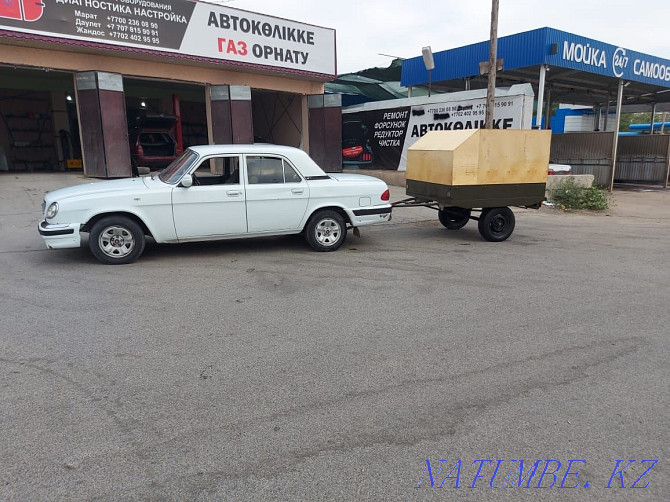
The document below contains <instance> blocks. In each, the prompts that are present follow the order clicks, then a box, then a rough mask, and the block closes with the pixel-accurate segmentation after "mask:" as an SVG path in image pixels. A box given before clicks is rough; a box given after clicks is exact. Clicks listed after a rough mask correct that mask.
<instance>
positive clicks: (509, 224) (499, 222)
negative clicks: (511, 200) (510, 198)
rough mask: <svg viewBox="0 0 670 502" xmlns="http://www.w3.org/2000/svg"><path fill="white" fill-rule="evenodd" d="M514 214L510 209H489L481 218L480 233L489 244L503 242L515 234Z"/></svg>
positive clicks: (485, 210)
mask: <svg viewBox="0 0 670 502" xmlns="http://www.w3.org/2000/svg"><path fill="white" fill-rule="evenodd" d="M514 224H515V218H514V213H513V212H512V210H511V209H510V208H508V207H487V208H485V209H484V210H483V211H482V214H481V216H480V217H479V233H480V234H481V236H482V237H483V238H484V239H486V240H487V241H489V242H502V241H504V240H505V239H507V238H508V237H509V236H510V235H512V232H514Z"/></svg>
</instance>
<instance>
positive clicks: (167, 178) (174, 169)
mask: <svg viewBox="0 0 670 502" xmlns="http://www.w3.org/2000/svg"><path fill="white" fill-rule="evenodd" d="M197 159H198V154H197V153H195V152H194V151H193V150H185V151H184V153H182V154H181V155H180V156H179V157H177V158H176V159H175V160H174V161H172V163H171V164H170V165H169V166H167V167H166V168H165V169H163V170H162V171H161V172H160V174H159V175H158V177H159V178H160V180H161V181H163V182H164V183H169V184H171V185H175V184H176V183H177V182H178V181H179V180H180V179H181V177H182V176H183V174H184V173H185V172H186V171H188V168H189V167H191V166H192V165H193V164H194V162H195V161H196V160H197Z"/></svg>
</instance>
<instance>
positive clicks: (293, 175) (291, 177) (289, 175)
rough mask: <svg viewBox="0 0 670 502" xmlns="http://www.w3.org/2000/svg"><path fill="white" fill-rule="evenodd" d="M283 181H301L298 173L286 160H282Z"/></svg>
mask: <svg viewBox="0 0 670 502" xmlns="http://www.w3.org/2000/svg"><path fill="white" fill-rule="evenodd" d="M284 181H285V182H286V183H300V182H301V181H302V178H301V177H300V175H299V174H298V173H297V172H296V171H295V169H293V167H292V166H291V165H290V164H289V163H288V162H284Z"/></svg>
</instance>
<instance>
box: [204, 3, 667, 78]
mask: <svg viewBox="0 0 670 502" xmlns="http://www.w3.org/2000/svg"><path fill="white" fill-rule="evenodd" d="M207 1H209V2H210V3H220V4H223V5H226V6H227V7H234V8H238V9H244V10H248V11H252V12H258V13H261V14H268V15H273V16H278V17H283V18H286V19H291V20H294V21H299V22H302V23H307V24H313V25H317V26H323V27H326V28H334V29H335V30H336V32H337V72H338V73H340V74H342V73H351V72H355V71H359V70H363V69H366V68H371V67H375V66H381V67H385V66H388V65H389V64H390V63H391V61H392V58H391V57H388V56H395V57H401V58H410V57H415V56H419V55H421V48H422V47H424V46H431V48H432V50H433V52H439V51H442V50H446V49H453V48H455V47H461V46H464V45H469V44H472V43H477V42H482V41H485V40H488V39H489V36H490V26H491V0H460V1H456V0H331V1H325V0H229V1H226V0H207ZM669 20H670V0H642V1H637V2H635V1H631V0H625V1H624V0H598V1H596V0H554V1H544V0H500V8H499V20H498V36H499V37H502V36H505V35H512V34H514V33H520V32H523V31H528V30H533V29H536V28H542V27H545V26H548V27H550V28H556V29H559V30H563V31H567V32H570V33H574V34H577V35H582V36H585V37H587V38H591V39H595V40H599V41H601V42H605V43H608V44H612V45H616V46H620V47H624V48H626V49H629V50H633V51H638V52H643V53H646V54H651V55H653V56H657V57H660V58H664V59H668V60H670V37H669V36H668V31H667V25H668V21H669ZM380 54H386V55H388V56H382V55H380Z"/></svg>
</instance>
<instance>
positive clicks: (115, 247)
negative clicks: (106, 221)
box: [98, 225, 135, 258]
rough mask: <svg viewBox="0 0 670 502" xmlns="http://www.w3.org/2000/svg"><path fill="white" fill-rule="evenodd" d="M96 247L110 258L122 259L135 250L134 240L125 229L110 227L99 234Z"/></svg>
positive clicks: (130, 233) (115, 226)
mask: <svg viewBox="0 0 670 502" xmlns="http://www.w3.org/2000/svg"><path fill="white" fill-rule="evenodd" d="M98 246H99V247H100V250H101V251H102V252H103V253H105V254H106V255H107V256H109V257H110V258H123V257H125V256H127V255H129V254H130V253H132V252H133V249H135V238H134V237H133V234H132V232H131V231H130V230H128V229H127V228H124V227H122V226H119V225H111V226H109V227H106V228H104V229H103V230H102V232H100V235H99V237H98Z"/></svg>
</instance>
